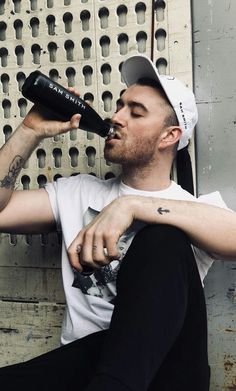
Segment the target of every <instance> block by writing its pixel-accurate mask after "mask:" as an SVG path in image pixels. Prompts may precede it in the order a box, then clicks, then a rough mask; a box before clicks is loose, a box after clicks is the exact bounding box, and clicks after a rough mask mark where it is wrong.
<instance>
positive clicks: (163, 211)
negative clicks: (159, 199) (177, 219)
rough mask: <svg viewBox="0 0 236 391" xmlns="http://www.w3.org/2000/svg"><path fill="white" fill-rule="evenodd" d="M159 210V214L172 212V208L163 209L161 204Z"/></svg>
mask: <svg viewBox="0 0 236 391" xmlns="http://www.w3.org/2000/svg"><path fill="white" fill-rule="evenodd" d="M157 212H158V213H159V215H163V214H164V213H170V210H169V209H163V208H162V207H161V206H160V208H158V209H157Z"/></svg>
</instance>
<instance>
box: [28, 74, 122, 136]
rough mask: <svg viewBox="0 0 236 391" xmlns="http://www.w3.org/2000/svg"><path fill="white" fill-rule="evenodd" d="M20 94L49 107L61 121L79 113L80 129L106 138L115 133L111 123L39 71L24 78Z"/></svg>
mask: <svg viewBox="0 0 236 391" xmlns="http://www.w3.org/2000/svg"><path fill="white" fill-rule="evenodd" d="M22 94H23V96H24V97H25V98H27V99H29V100H30V101H31V102H33V103H37V104H40V105H42V106H44V107H45V108H47V109H49V110H50V111H51V112H52V113H53V114H54V115H55V116H56V117H57V118H58V119H61V120H62V121H69V120H70V118H71V117H72V115H73V114H77V113H78V114H81V120H80V125H79V128H80V129H82V130H86V131H89V132H92V133H97V134H98V135H99V136H101V137H108V138H112V137H113V136H114V134H115V131H114V129H113V128H112V127H111V125H110V124H109V123H108V122H106V121H104V120H103V119H102V118H101V117H100V116H99V115H98V113H97V112H96V111H95V110H94V109H93V108H92V107H90V106H89V105H88V104H87V103H86V102H85V101H83V100H82V99H80V98H79V97H78V96H76V95H74V94H72V93H71V92H69V91H67V89H66V88H64V87H62V86H61V85H60V84H58V83H56V82H54V81H53V80H51V79H50V78H48V77H47V76H45V75H44V74H43V73H41V72H39V71H34V72H32V73H30V75H29V76H28V77H27V78H26V79H25V82H24V84H23V86H22Z"/></svg>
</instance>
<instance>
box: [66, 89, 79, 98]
mask: <svg viewBox="0 0 236 391" xmlns="http://www.w3.org/2000/svg"><path fill="white" fill-rule="evenodd" d="M67 90H68V91H69V92H71V93H72V94H74V95H76V96H80V93H79V92H78V91H77V90H76V89H75V87H68V88H67Z"/></svg>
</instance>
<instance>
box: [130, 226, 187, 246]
mask: <svg viewBox="0 0 236 391" xmlns="http://www.w3.org/2000/svg"><path fill="white" fill-rule="evenodd" d="M135 241H136V242H138V243H140V244H142V246H147V248H152V249H158V250H159V251H160V250H161V249H163V250H165V252H168V251H169V250H173V249H174V250H175V251H176V250H177V249H178V248H179V249H180V248H185V247H189V246H190V240H189V238H188V236H187V235H186V234H185V233H184V232H183V231H182V230H180V229H179V228H177V227H174V226H172V225H168V224H156V225H148V226H146V227H144V228H143V229H141V230H140V231H139V232H138V233H137V234H136V236H135Z"/></svg>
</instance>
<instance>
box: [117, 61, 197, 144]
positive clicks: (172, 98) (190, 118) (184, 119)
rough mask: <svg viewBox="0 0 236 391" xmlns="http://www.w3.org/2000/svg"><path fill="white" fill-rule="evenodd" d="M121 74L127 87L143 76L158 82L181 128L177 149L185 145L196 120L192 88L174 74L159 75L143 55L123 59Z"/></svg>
mask: <svg viewBox="0 0 236 391" xmlns="http://www.w3.org/2000/svg"><path fill="white" fill-rule="evenodd" d="M121 74H122V77H123V80H124V82H125V83H126V85H127V86H128V87H129V86H130V85H132V84H135V83H136V82H137V81H138V80H139V79H141V78H143V77H147V78H150V79H152V80H156V81H157V82H159V83H160V85H161V86H162V88H163V90H164V92H165V94H166V96H167V98H168V99H169V102H170V104H171V105H172V107H173V109H174V111H175V113H176V115H177V118H178V121H179V126H180V128H181V130H182V136H181V138H180V141H179V145H178V150H180V149H182V148H184V147H186V146H187V145H188V142H189V139H190V138H191V137H192V134H193V130H194V127H195V125H196V123H197V120H198V112H197V106H196V101H195V97H194V94H193V92H192V90H191V89H190V88H188V87H186V86H185V85H184V84H183V83H182V82H181V81H180V80H178V79H176V77H174V76H167V75H160V74H159V73H158V70H157V69H156V68H155V66H154V64H153V63H152V61H151V60H150V59H149V58H148V57H146V56H144V55H134V56H131V57H129V58H128V59H127V60H125V61H124V63H123V66H122V70H121Z"/></svg>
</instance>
